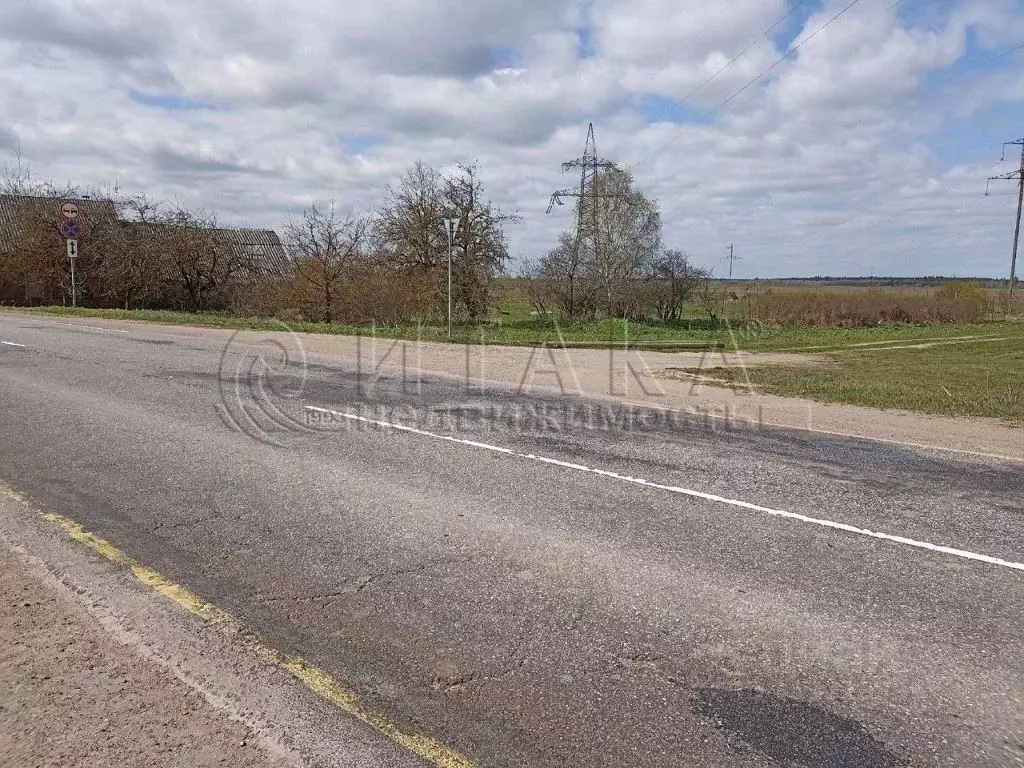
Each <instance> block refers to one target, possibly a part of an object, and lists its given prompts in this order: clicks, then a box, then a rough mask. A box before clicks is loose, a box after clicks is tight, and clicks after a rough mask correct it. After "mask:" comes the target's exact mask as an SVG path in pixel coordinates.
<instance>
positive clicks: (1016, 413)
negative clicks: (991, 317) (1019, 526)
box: [690, 323, 1024, 440]
mask: <svg viewBox="0 0 1024 768" xmlns="http://www.w3.org/2000/svg"><path fill="white" fill-rule="evenodd" d="M871 330H872V331H876V337H877V338H881V337H883V336H887V337H890V338H896V337H897V336H898V337H900V338H902V339H903V340H907V339H908V337H907V335H906V334H905V333H904V332H903V330H902V329H891V330H890V329H871ZM925 330H928V331H931V333H929V334H927V336H928V337H934V338H938V337H940V336H946V337H947V341H945V342H938V343H934V345H929V346H925V347H923V348H913V346H914V345H913V342H909V343H908V344H904V343H896V344H885V345H878V346H874V347H856V346H839V345H837V346H836V347H833V348H831V349H829V350H818V349H807V350H806V351H807V352H809V353H813V354H820V353H823V357H824V358H825V360H826V361H827V363H826V364H824V365H821V366H814V367H792V366H751V367H748V368H747V369H746V371H745V372H744V371H742V370H737V369H731V370H725V369H714V370H707V369H705V370H703V371H699V373H700V374H702V375H706V376H711V377H714V378H716V379H724V380H726V381H732V382H735V383H737V384H742V385H743V386H746V384H747V381H748V379H747V377H748V376H749V382H750V383H751V384H752V385H753V386H754V387H755V389H757V390H758V391H761V392H769V393H774V394H779V395H788V396H792V397H806V398H810V399H813V400H818V401H821V402H830V403H850V404H853V405H865V406H873V407H876V408H899V409H904V410H913V411H922V412H925V413H936V414H948V415H956V416H984V417H990V418H997V419H1002V420H1004V421H1006V422H1009V423H1012V424H1024V324H1020V323H1018V324H1010V323H1004V324H996V323H993V324H987V325H984V326H953V327H944V328H930V329H925ZM936 331H940V332H939V333H936ZM975 334H977V335H979V336H983V337H982V338H977V339H970V340H962V341H959V342H956V343H952V340H948V337H949V336H958V335H975ZM924 337H925V336H924V335H922V336H921V337H920V338H924ZM851 343H859V342H853V341H852V340H851ZM922 343H927V342H922ZM893 347H895V348H893ZM690 372H691V373H698V371H696V370H694V369H690ZM1021 440H1024V432H1022V434H1021Z"/></svg>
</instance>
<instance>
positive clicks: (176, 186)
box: [0, 0, 1024, 275]
mask: <svg viewBox="0 0 1024 768" xmlns="http://www.w3.org/2000/svg"><path fill="white" fill-rule="evenodd" d="M789 2H790V5H789V6H787V5H786V2H785V0H733V1H732V2H729V0H703V1H701V2H696V1H695V0H672V1H670V0H586V2H584V0H574V1H570V0H562V1H561V2H553V1H552V0H529V1H528V2H524V3H519V4H509V3H502V2H498V1H497V0H478V1H477V2H473V3H470V2H465V1H463V0H446V2H434V3H426V2H422V0H402V1H401V2H400V1H399V0H378V2H375V3H371V4H361V5H360V4H355V5H342V6H339V5H338V4H335V3H328V2H326V0H305V1H304V2H301V3H298V4H296V3H294V2H285V0H256V1H253V0H249V1H248V2H244V3H243V2H240V1H239V0H230V1H225V2H222V3H208V2H199V1H198V0H182V2H178V3H173V4H165V3H155V2H147V1H145V0H132V1H129V0H103V2H100V0H8V1H7V2H6V3H4V4H3V6H2V7H0V151H4V150H5V148H7V147H10V146H12V145H14V144H15V143H17V144H19V145H20V146H21V147H22V150H23V152H24V154H25V156H26V157H27V158H28V159H29V160H30V161H31V163H32V166H33V168H34V170H35V171H36V172H37V173H39V174H41V175H45V176H50V177H54V178H55V179H57V180H67V179H71V180H75V181H78V182H81V183H83V184H89V183H105V182H112V181H115V180H116V181H118V182H119V183H120V184H121V185H122V186H123V187H125V188H130V189H146V190H148V191H149V192H150V193H151V194H152V195H155V196H164V197H169V198H174V199H177V200H180V201H181V202H184V203H187V204H191V205H197V206H202V207H205V208H207V209H211V210H215V211H218V212H219V213H220V214H221V218H222V220H226V221H231V222H235V223H248V224H262V225H269V226H275V227H280V226H281V225H282V223H283V221H284V219H285V218H286V217H287V216H288V215H290V214H293V213H295V212H296V211H298V210H299V209H301V207H302V206H303V205H307V204H309V203H310V202H312V201H314V200H317V199H329V198H333V199H336V200H337V201H338V203H339V204H341V205H342V206H344V207H351V208H353V209H355V210H363V211H365V210H369V209H370V208H372V206H374V205H375V204H376V203H377V202H378V201H379V200H380V198H381V197H382V195H383V192H384V187H385V185H386V184H388V183H392V182H394V181H395V180H396V179H397V177H398V176H399V174H400V173H401V171H402V170H403V169H404V168H405V167H407V166H408V165H410V164H411V163H412V162H414V161H415V160H417V159H423V160H425V161H427V162H431V163H433V164H435V165H437V166H439V167H451V166H452V165H453V164H454V162H456V161H457V160H473V159H477V160H479V161H480V163H481V167H482V170H483V174H484V179H485V181H486V182H487V183H488V186H489V190H490V192H491V194H492V195H493V196H494V197H495V198H496V199H497V200H498V201H499V202H500V203H501V204H502V205H503V206H505V207H507V208H517V209H519V210H520V212H521V213H522V214H523V216H524V222H523V224H521V225H518V226H516V227H514V228H512V229H511V230H510V235H511V236H512V239H513V253H514V254H517V253H519V252H520V251H521V252H522V253H523V255H536V254H538V253H540V252H542V251H543V250H544V249H545V248H547V247H549V246H550V245H551V244H552V243H553V242H554V239H555V236H556V233H557V231H558V229H559V228H561V227H567V226H569V225H570V219H571V215H570V214H569V212H568V209H561V210H559V211H558V212H557V213H553V214H552V215H551V216H545V215H544V209H545V207H546V205H547V198H548V196H549V195H550V193H551V192H552V191H554V189H556V188H560V187H563V186H567V185H570V184H571V183H572V180H571V179H569V178H563V177H562V176H561V175H560V174H559V170H558V169H559V164H560V163H561V162H562V161H563V160H568V159H570V158H572V157H575V156H576V155H578V154H579V153H580V151H581V150H582V142H583V137H584V132H585V129H586V123H587V122H588V121H589V120H593V121H594V122H595V123H596V124H597V131H598V134H597V135H598V142H599V150H600V151H601V153H602V154H604V155H606V156H609V157H611V158H612V159H615V160H618V161H620V162H622V163H624V164H627V165H631V166H632V167H633V168H634V172H635V176H636V179H637V181H638V183H639V184H641V185H642V186H643V187H644V188H645V189H646V190H647V191H648V192H650V193H651V194H653V195H655V196H657V197H658V198H659V199H660V201H661V205H662V209H663V212H664V219H665V222H666V234H667V239H668V240H669V242H670V243H672V244H674V245H679V246H682V247H684V248H687V249H689V250H691V251H692V252H693V253H694V255H695V256H696V257H697V258H698V260H702V261H704V262H706V263H709V264H715V265H718V266H720V265H721V256H722V254H723V249H724V247H725V246H726V245H727V244H728V243H729V242H730V241H735V242H736V243H737V246H738V247H739V248H740V250H741V252H742V253H743V254H744V255H745V257H746V260H745V261H744V262H743V265H742V270H743V273H744V274H751V275H752V274H761V275H772V274H805V273H840V272H846V273H860V272H869V271H874V272H875V273H876V274H879V273H882V272H897V273H910V274H913V273H922V272H928V273H933V272H943V271H946V272H953V271H956V272H959V273H965V272H971V271H976V272H979V273H984V274H993V275H995V274H1001V273H1002V272H1003V271H1004V269H1005V268H1004V262H1005V261H1006V260H1007V258H1006V253H1005V252H1006V250H1007V243H1008V239H1009V234H1008V233H1007V231H1006V230H1007V228H1008V226H1009V224H1010V217H1011V211H1010V210H1009V203H1010V201H1009V198H1008V197H1005V196H1004V197H993V198H984V197H982V196H981V193H982V191H983V189H984V178H985V177H986V176H988V175H990V174H991V173H995V172H1003V171H1005V170H1008V168H1006V167H990V166H986V165H984V164H979V163H978V162H977V161H978V158H979V157H981V156H982V155H981V154H979V152H980V149H979V147H977V146H975V144H976V143H977V141H976V139H975V134H977V133H978V132H979V129H978V125H979V123H978V121H979V120H980V119H981V118H982V117H984V118H985V119H986V122H998V121H996V120H995V118H991V119H990V117H991V115H993V114H995V115H1001V114H1004V113H1005V114H1006V117H1005V118H1000V119H1005V122H1006V129H1007V131H1009V130H1010V128H1011V120H1010V118H1012V117H1016V118H1017V120H1018V123H1019V122H1024V121H1021V120H1020V118H1021V117H1024V109H1022V105H1024V75H1021V74H1020V73H1021V72H1022V68H1021V66H1020V65H1021V63H1022V61H1024V58H1022V54H1021V53H1020V52H1018V53H1017V54H1014V55H1009V56H1006V57H1004V58H1003V59H1001V60H1000V61H999V62H998V66H997V67H995V66H993V67H984V66H979V65H978V62H984V61H985V59H987V58H989V57H991V56H992V55H994V54H995V53H997V52H998V51H999V50H1000V49H1002V48H1006V47H1009V46H1013V45H1020V44H1021V43H1024V11H1022V9H1021V8H1020V5H1019V3H1017V2H1015V1H1014V0H962V2H960V1H957V2H954V1H952V0H943V1H942V2H925V1H924V0H909V1H908V2H906V3H904V4H903V7H902V8H900V9H899V10H898V11H897V10H896V9H893V8H892V7H891V5H892V3H891V2H890V0H861V2H860V3H858V5H857V6H855V7H854V8H853V9H851V10H850V12H848V13H847V14H845V15H844V16H843V17H842V18H841V19H840V20H838V21H837V22H836V23H835V24H833V25H831V26H830V27H828V28H827V29H826V30H824V31H823V32H821V33H820V34H819V35H817V36H816V37H815V38H814V39H813V40H811V41H810V42H808V43H807V44H806V45H804V46H803V47H802V48H801V49H800V50H799V52H798V53H797V54H796V55H794V56H792V57H791V58H789V59H787V60H786V61H784V62H783V63H782V64H780V65H779V66H777V67H776V68H775V69H774V70H773V72H772V73H771V75H770V76H769V77H766V78H764V79H763V80H762V81H760V82H758V83H757V84H756V85H755V86H754V87H751V88H750V89H748V90H747V91H745V92H744V93H743V94H742V95H741V96H739V97H738V98H736V99H735V100H734V101H733V102H731V103H730V104H729V105H728V107H727V108H725V109H724V110H722V111H721V112H718V113H715V114H713V115H711V116H710V117H708V116H707V110H709V109H711V108H713V107H714V106H715V105H717V104H719V103H721V102H722V101H723V100H724V99H726V98H727V97H728V96H729V95H730V94H733V93H735V92H736V90H737V89H739V88H740V87H742V86H743V85H744V84H745V83H747V82H749V81H750V80H751V79H752V78H754V77H756V76H757V75H758V74H759V73H761V72H763V71H764V70H765V69H766V68H768V67H769V66H771V65H772V64H773V63H774V62H775V61H776V60H777V58H778V57H779V56H780V55H781V53H782V51H780V50H777V49H776V47H775V44H774V43H773V42H772V40H771V39H767V40H761V41H759V42H758V43H757V44H756V45H754V46H753V47H752V48H751V49H750V50H749V51H748V52H747V53H746V54H745V55H744V56H743V57H742V58H740V59H739V60H738V61H736V62H735V64H733V65H732V66H730V67H729V68H728V69H726V70H725V71H724V72H722V73H721V75H719V76H718V77H716V78H715V79H714V80H713V81H712V82H711V83H709V84H708V85H707V86H706V87H705V88H703V89H701V91H700V92H699V94H697V95H696V96H695V97H693V99H692V100H691V102H688V103H687V104H686V106H687V107H689V108H690V109H691V110H693V111H692V112H691V113H690V114H692V115H694V116H695V117H697V118H698V121H697V122H690V123H684V124H672V123H670V122H665V121H658V120H655V121H653V122H650V123H649V122H648V120H645V116H644V114H643V112H642V110H641V104H642V101H641V99H642V97H643V96H645V95H657V96H660V97H664V98H666V99H681V98H682V97H684V96H686V95H687V94H689V93H690V92H692V91H693V89H695V88H696V87H697V86H699V85H700V84H701V83H702V82H704V80H705V79H706V78H707V77H708V76H709V75H711V74H713V73H714V72H716V71H718V70H719V69H720V68H721V67H722V66H723V65H724V64H726V63H727V62H728V61H729V60H730V59H731V58H732V57H734V56H735V55H736V54H738V53H739V52H740V51H742V50H743V49H744V48H746V47H747V46H748V45H750V44H751V43H752V42H754V41H755V40H758V38H759V37H760V36H761V35H762V33H764V32H765V30H766V29H767V28H768V27H769V26H770V25H771V24H772V23H774V22H775V21H776V20H778V19H779V18H780V17H781V16H782V15H783V14H785V13H786V12H787V10H788V9H789V8H790V7H792V0H789ZM842 5H845V2H844V3H838V2H836V1H835V0H826V2H825V3H824V5H823V6H822V5H821V3H819V2H814V3H808V7H813V9H814V12H813V13H812V14H810V16H809V18H805V16H806V14H803V13H802V12H801V11H802V9H798V12H796V13H794V14H793V19H794V20H795V23H797V25H798V26H799V25H801V24H802V25H803V29H802V32H801V31H800V30H799V29H793V28H791V29H788V33H789V35H790V36H792V34H794V33H796V32H800V36H799V37H798V40H799V39H802V38H804V37H806V36H807V35H809V34H810V33H811V32H813V31H814V30H815V29H817V28H818V27H820V26H821V24H822V23H824V22H825V21H826V20H827V19H828V18H830V17H831V16H832V15H833V14H834V13H836V12H837V11H838V10H839V9H840V8H841V7H842ZM584 24H585V25H587V26H588V28H589V30H590V31H589V35H590V37H591V38H592V45H591V48H592V55H591V56H590V57H587V58H581V57H580V55H579V50H580V46H581V39H580V31H579V29H578V28H579V27H580V26H581V25H584ZM785 28H786V25H782V27H780V30H777V31H781V30H782V29H785ZM950 67H953V68H952V69H949V68H950ZM951 76H956V77H957V79H956V80H955V81H954V82H952V83H950V84H949V85H936V81H942V80H943V79H947V78H948V77H951ZM132 92H135V93H137V94H142V95H143V96H144V97H145V98H146V99H147V100H148V101H149V102H150V104H149V105H146V104H142V103H138V102H137V101H134V100H133V99H132V98H131V94H132ZM161 103H164V104H167V105H175V106H177V107H179V108H178V109H168V108H161V107H160V106H154V105H159V104H161ZM204 105H207V106H212V107H214V108H202V107H203V106H204ZM181 107H189V108H187V109H185V108H181ZM993 110H997V111H996V112H993ZM656 116H657V115H655V117H656ZM647 117H648V118H650V117H651V115H647ZM972 121H973V122H972ZM1000 125H1001V124H1000ZM352 137H367V138H369V139H379V142H375V143H374V145H373V146H372V147H371V148H369V149H365V148H364V149H362V150H360V151H356V150H354V149H352V148H351V146H350V140H351V139H352ZM1012 137H1013V136H1012V135H1006V136H1005V137H1001V138H999V139H998V141H996V140H995V139H994V138H993V139H992V141H993V147H992V151H991V157H992V159H993V161H995V160H996V159H998V143H999V142H1000V141H1002V140H1003V139H1009V138H1012ZM985 139H986V140H988V139H989V137H988V136H987V135H986V136H985ZM950 145H953V146H958V145H962V146H964V147H965V149H964V150H963V152H953V153H951V152H950V151H949V146H950Z"/></svg>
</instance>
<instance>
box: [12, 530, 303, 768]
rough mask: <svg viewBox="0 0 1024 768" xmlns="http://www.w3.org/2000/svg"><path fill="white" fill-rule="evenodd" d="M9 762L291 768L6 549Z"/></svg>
mask: <svg viewBox="0 0 1024 768" xmlns="http://www.w3.org/2000/svg"><path fill="white" fill-rule="evenodd" d="M0 648H3V649H4V650H3V653H0V692H2V693H0V697H2V698H0V764H2V765H5V766H8V768H21V766H25V768H28V767H29V766H32V768H37V767H38V766H60V767H61V768H77V767H78V766H82V768H85V767H86V766H98V765H110V766H124V767H125V768H127V767H128V766H146V767H147V768H158V767H160V766H167V767H168V768H171V767H174V768H177V767H178V766H191V767H192V768H202V767H203V766H225V767H227V768H231V767H232V766H237V767H238V768H242V767H243V766H251V767H252V768H264V767H266V768H270V767H271V766H274V767H275V768H279V767H283V766H288V765H291V763H290V762H288V761H287V760H284V759H282V758H277V757H273V756H271V755H268V754H267V753H265V752H264V751H263V749H262V748H261V747H260V746H259V744H258V743H257V740H256V739H254V738H253V734H252V732H251V731H250V729H249V728H248V727H247V726H246V725H244V724H243V723H241V722H237V721H234V720H232V719H231V718H229V717H228V715H227V714H226V713H225V712H222V711H220V710H217V709H215V708H214V707H213V706H211V705H210V704H209V703H208V702H207V701H206V700H205V699H204V698H203V697H202V696H201V695H200V694H199V693H197V692H196V691H194V690H192V689H190V688H189V687H188V686H186V685H185V684H184V683H182V682H181V681H180V680H178V679H177V678H176V677H174V676H173V675H172V674H171V673H170V672H167V671H166V670H163V669H161V668H159V667H157V666H156V665H154V664H152V663H150V662H148V661H147V660H145V659H142V658H140V657H139V656H138V655H137V654H135V653H133V652H132V650H131V649H129V648H127V647H126V646H123V645H120V644H119V643H117V642H115V641H114V640H113V639H112V638H111V637H110V635H109V634H108V633H107V632H105V631H104V630H103V629H102V628H101V627H100V626H99V625H98V624H97V622H96V621H95V620H94V619H93V618H92V617H91V616H90V615H89V614H88V613H87V612H86V611H85V610H84V609H83V608H82V607H81V606H79V605H76V604H75V603H74V602H73V601H72V600H71V599H69V598H68V597H67V596H66V595H63V594H61V593H59V592H58V591H57V590H55V589H54V588H52V587H50V586H48V585H47V584H45V583H44V582H43V580H41V579H40V578H39V577H38V576H37V575H34V574H32V573H31V572H30V569H29V567H28V564H27V563H26V562H25V561H24V560H23V559H21V558H20V557H18V556H17V555H16V554H15V553H14V552H12V551H11V550H9V549H7V548H5V547H3V546H2V545H0Z"/></svg>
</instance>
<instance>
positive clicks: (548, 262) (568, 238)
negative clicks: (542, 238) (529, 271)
mask: <svg viewBox="0 0 1024 768" xmlns="http://www.w3.org/2000/svg"><path fill="white" fill-rule="evenodd" d="M589 269H590V265H589V264H588V262H587V260H586V254H584V253H583V251H582V250H581V249H580V248H579V247H578V244H577V242H576V240H575V238H574V237H573V236H572V235H571V234H569V233H568V232H563V233H562V234H561V235H560V236H559V238H558V245H556V246H555V247H554V248H552V249H551V250H550V251H548V253H547V254H546V255H545V256H544V258H543V259H541V262H540V266H539V269H538V274H537V277H538V278H539V279H541V280H543V281H544V285H545V287H546V290H547V291H548V292H549V293H550V294H551V298H552V299H553V300H554V302H555V304H556V305H557V306H558V309H559V311H561V313H562V314H563V315H564V316H565V317H568V318H574V317H576V316H578V315H587V314H591V313H593V311H594V309H595V307H594V282H593V280H590V279H589V278H590V272H589Z"/></svg>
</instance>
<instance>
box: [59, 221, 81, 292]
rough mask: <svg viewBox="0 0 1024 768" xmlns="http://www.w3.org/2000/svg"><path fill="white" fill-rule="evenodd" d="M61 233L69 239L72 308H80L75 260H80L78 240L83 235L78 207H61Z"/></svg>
mask: <svg viewBox="0 0 1024 768" xmlns="http://www.w3.org/2000/svg"><path fill="white" fill-rule="evenodd" d="M60 233H61V234H62V235H64V237H65V238H67V247H68V261H70V262H71V307H72V308H75V307H77V306H78V287H77V286H76V285H75V259H77V258H78V238H79V237H80V236H81V234H82V222H81V219H79V211H78V206H77V205H76V204H75V203H64V205H62V206H61V207H60Z"/></svg>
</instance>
